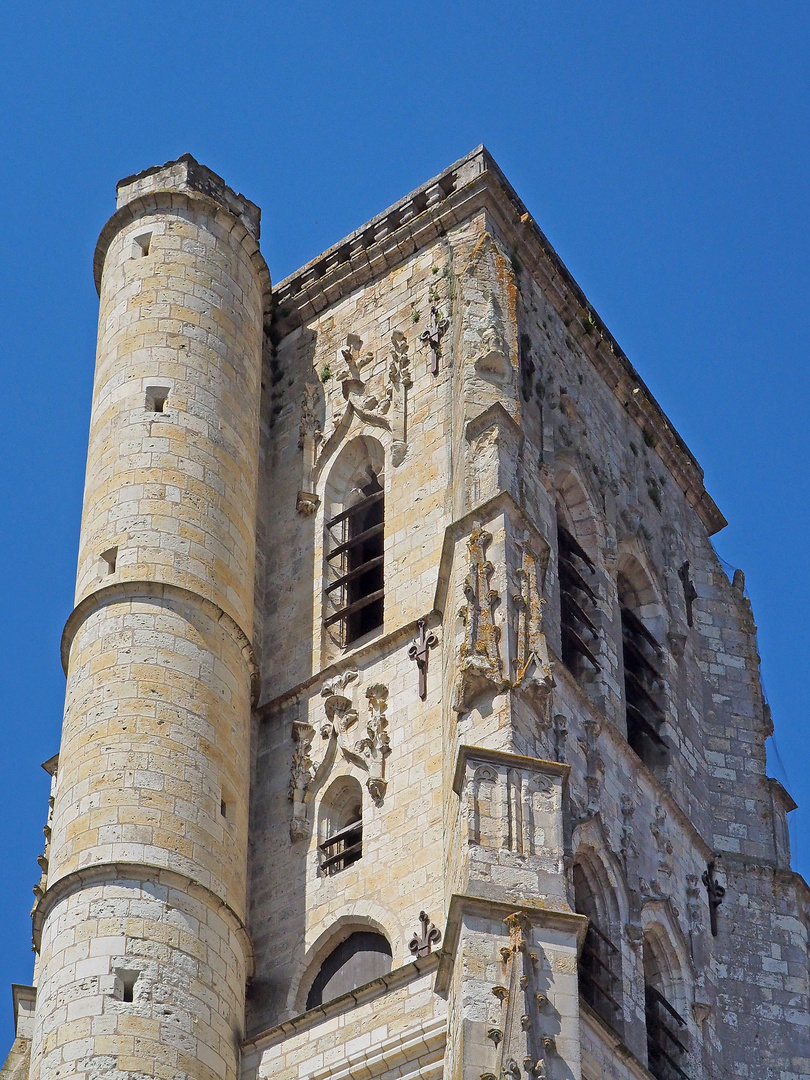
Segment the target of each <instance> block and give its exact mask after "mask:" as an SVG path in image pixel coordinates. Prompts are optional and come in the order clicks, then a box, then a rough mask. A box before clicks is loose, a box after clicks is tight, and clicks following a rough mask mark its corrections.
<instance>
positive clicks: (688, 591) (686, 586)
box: [678, 560, 698, 626]
mask: <svg viewBox="0 0 810 1080" xmlns="http://www.w3.org/2000/svg"><path fill="white" fill-rule="evenodd" d="M678 577H679V578H680V579H681V585H683V596H684V600H685V601H686V623H687V626H691V625H692V604H693V603H694V602H695V600H697V597H698V594H697V589H696V588H695V585H694V582H693V581H692V579H691V578H690V577H689V561H688V560H687V561H686V562H685V563H684V564H683V566H682V567H681V568H680V570H679V571H678Z"/></svg>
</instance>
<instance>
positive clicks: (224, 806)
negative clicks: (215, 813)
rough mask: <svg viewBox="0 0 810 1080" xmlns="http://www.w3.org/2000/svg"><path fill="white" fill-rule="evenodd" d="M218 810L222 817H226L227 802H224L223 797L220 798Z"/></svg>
mask: <svg viewBox="0 0 810 1080" xmlns="http://www.w3.org/2000/svg"><path fill="white" fill-rule="evenodd" d="M219 812H220V814H222V816H223V817H224V818H226V817H227V816H228V804H227V803H226V802H225V800H224V799H220V802H219Z"/></svg>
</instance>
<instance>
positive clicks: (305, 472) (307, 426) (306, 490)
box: [295, 383, 323, 517]
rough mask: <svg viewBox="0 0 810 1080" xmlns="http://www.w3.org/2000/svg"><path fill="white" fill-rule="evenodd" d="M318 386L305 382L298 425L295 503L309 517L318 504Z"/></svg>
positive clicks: (320, 436) (319, 427)
mask: <svg viewBox="0 0 810 1080" xmlns="http://www.w3.org/2000/svg"><path fill="white" fill-rule="evenodd" d="M319 394H320V387H319V386H318V385H317V384H316V383H307V384H306V386H305V387H304V394H303V397H302V398H301V422H300V424H299V426H298V449H299V450H301V451H302V452H303V461H302V465H301V474H302V475H301V490H300V491H299V492H298V499H297V501H296V504H295V508H296V510H297V511H298V512H299V514H304V515H305V516H306V517H309V515H310V514H313V513H314V512H315V511H316V510H317V509H318V506H319V504H320V499H319V498H318V496H317V495H316V494H315V491H314V486H313V483H314V469H315V459H316V455H317V452H318V446H319V445H320V443H321V440H322V438H323V432H322V431H321V422H320V420H319V419H318V398H319Z"/></svg>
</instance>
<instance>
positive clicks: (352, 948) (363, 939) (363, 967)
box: [306, 930, 392, 1009]
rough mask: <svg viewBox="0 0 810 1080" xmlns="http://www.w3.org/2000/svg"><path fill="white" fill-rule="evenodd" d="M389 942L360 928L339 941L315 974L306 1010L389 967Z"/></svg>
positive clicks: (339, 994) (353, 987) (381, 936)
mask: <svg viewBox="0 0 810 1080" xmlns="http://www.w3.org/2000/svg"><path fill="white" fill-rule="evenodd" d="M391 962H392V954H391V945H390V944H389V942H388V940H387V938H385V937H383V935H382V934H377V933H374V932H372V931H367V930H365V931H364V930H359V931H356V932H355V933H353V934H351V935H350V936H349V937H347V938H346V939H345V940H344V941H342V942H341V943H340V944H339V945H338V946H337V947H336V948H335V949H333V950H332V952H331V953H329V955H328V956H327V957H326V959H325V960H324V962H323V963H322V964H321V967H320V969H319V971H318V974H317V975H316V976H315V980H314V982H313V983H312V986H311V988H310V991H309V994H308V995H307V1003H306V1008H307V1009H314V1008H317V1006H318V1005H325V1004H326V1003H327V1002H329V1001H334V999H335V998H338V997H341V996H342V995H343V994H348V993H349V992H350V991H352V990H355V989H357V987H358V986H363V985H365V984H366V983H369V982H373V980H374V979H379V978H380V977H381V976H382V975H387V974H388V973H389V972H390V970H391Z"/></svg>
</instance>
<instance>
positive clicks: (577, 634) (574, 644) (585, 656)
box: [557, 524, 599, 681]
mask: <svg viewBox="0 0 810 1080" xmlns="http://www.w3.org/2000/svg"><path fill="white" fill-rule="evenodd" d="M557 572H558V576H559V579H560V638H561V647H562V662H563V663H564V664H565V666H566V667H567V668H568V670H569V671H570V672H571V674H572V675H573V676H574V678H575V679H577V680H578V681H579V680H581V679H582V678H583V677H592V676H593V675H595V674H596V673H597V672H598V671H599V660H598V659H597V656H596V650H597V643H598V640H599V630H598V629H597V624H596V618H597V616H596V604H597V599H598V597H597V594H596V589H595V582H594V577H595V574H596V567H595V565H594V563H593V560H592V559H591V558H590V556H589V555H588V553H587V552H586V551H585V549H584V548H583V547H582V546H581V544H579V542H578V541H577V540H576V538H575V537H574V535H573V533H571V532H569V530H568V529H567V528H566V527H565V526H564V525H562V524H558V526H557Z"/></svg>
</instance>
